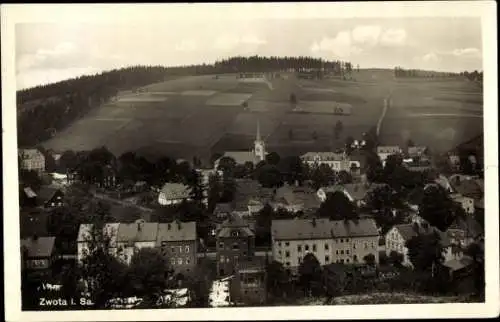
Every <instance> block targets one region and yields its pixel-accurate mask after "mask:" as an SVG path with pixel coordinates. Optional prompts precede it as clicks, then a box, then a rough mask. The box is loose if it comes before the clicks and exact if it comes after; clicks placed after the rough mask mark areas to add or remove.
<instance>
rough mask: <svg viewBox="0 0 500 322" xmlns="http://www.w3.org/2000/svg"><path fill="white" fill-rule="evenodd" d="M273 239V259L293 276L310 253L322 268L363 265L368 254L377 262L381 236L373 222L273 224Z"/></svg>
mask: <svg viewBox="0 0 500 322" xmlns="http://www.w3.org/2000/svg"><path fill="white" fill-rule="evenodd" d="M271 235H272V252H273V259H274V260H275V261H278V262H280V263H282V264H283V266H284V267H285V269H289V270H290V271H291V272H292V273H294V272H296V271H297V269H298V267H299V266H300V264H301V263H302V260H303V258H304V256H305V255H307V254H310V253H311V254H313V255H315V256H316V258H317V259H318V261H319V262H320V264H321V265H328V264H331V263H341V264H356V263H363V262H364V261H365V257H366V256H367V255H369V254H372V255H373V256H374V258H375V262H378V241H379V232H378V229H377V226H376V224H375V221H374V220H373V219H358V220H356V221H353V220H335V221H332V220H329V219H326V218H321V219H289V220H273V221H272V225H271Z"/></svg>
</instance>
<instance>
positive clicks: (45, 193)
mask: <svg viewBox="0 0 500 322" xmlns="http://www.w3.org/2000/svg"><path fill="white" fill-rule="evenodd" d="M63 199H64V192H63V191H62V190H61V189H59V188H55V187H49V186H44V187H42V188H41V189H40V190H39V191H38V194H37V201H38V203H39V205H40V206H42V207H44V208H55V207H61V206H62V205H63Z"/></svg>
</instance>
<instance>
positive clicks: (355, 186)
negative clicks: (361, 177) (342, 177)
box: [316, 183, 388, 207]
mask: <svg viewBox="0 0 500 322" xmlns="http://www.w3.org/2000/svg"><path fill="white" fill-rule="evenodd" d="M385 186H387V187H388V185H386V184H378V183H347V184H343V185H334V186H327V187H321V188H319V189H318V191H317V192H316V194H317V196H318V199H319V200H320V201H321V202H325V201H326V198H327V197H328V194H331V193H334V192H341V193H343V194H344V195H345V196H346V197H347V199H349V201H350V202H352V203H354V204H355V205H357V206H358V207H361V206H363V205H365V204H366V198H367V196H368V194H369V193H370V192H371V191H373V190H375V189H377V188H380V187H385Z"/></svg>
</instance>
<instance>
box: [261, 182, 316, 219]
mask: <svg viewBox="0 0 500 322" xmlns="http://www.w3.org/2000/svg"><path fill="white" fill-rule="evenodd" d="M269 205H270V206H271V207H273V209H274V210H275V211H276V210H278V209H279V208H282V209H285V210H287V211H290V212H293V213H296V212H299V211H303V212H304V211H309V210H315V209H318V208H319V207H320V205H321V201H320V200H319V198H318V196H317V195H316V191H314V189H312V188H310V187H307V186H297V185H289V184H285V185H283V186H282V187H280V188H278V189H277V190H276V193H275V195H274V197H273V198H272V200H271V201H270V202H269Z"/></svg>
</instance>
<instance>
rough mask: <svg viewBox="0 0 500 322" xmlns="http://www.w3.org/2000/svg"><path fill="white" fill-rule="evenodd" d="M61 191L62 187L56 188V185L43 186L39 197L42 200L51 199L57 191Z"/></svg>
mask: <svg viewBox="0 0 500 322" xmlns="http://www.w3.org/2000/svg"><path fill="white" fill-rule="evenodd" d="M58 191H59V192H61V189H58V188H54V187H47V186H45V187H42V188H40V190H39V191H38V194H37V195H38V198H39V199H40V201H42V202H47V201H49V200H50V199H51V198H52V197H54V195H55V194H56V193H57V192H58Z"/></svg>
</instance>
